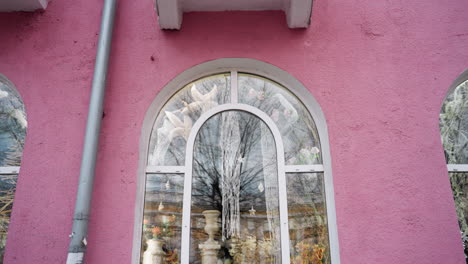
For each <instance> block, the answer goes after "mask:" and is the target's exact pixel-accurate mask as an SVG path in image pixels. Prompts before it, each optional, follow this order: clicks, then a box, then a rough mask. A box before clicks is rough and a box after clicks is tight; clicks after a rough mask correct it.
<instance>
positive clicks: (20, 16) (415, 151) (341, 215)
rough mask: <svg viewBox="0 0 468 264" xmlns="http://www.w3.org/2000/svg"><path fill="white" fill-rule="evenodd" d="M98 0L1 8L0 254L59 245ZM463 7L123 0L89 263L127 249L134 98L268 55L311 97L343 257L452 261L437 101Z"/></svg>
mask: <svg viewBox="0 0 468 264" xmlns="http://www.w3.org/2000/svg"><path fill="white" fill-rule="evenodd" d="M101 2H102V1H94V0H82V1H72V0H69V1H64V0H62V1H52V2H51V3H50V5H49V8H48V9H47V11H46V12H45V13H34V14H25V13H16V14H1V15H0V36H1V37H0V38H1V40H0V72H1V73H3V74H5V75H6V76H7V77H8V78H10V79H11V80H12V81H13V82H14V83H15V84H16V86H17V88H18V90H19V91H20V92H21V94H22V96H23V99H24V101H25V103H26V107H27V111H28V121H29V128H28V136H27V139H26V146H25V152H24V159H23V166H22V168H21V175H20V179H19V183H18V189H17V194H16V200H15V205H14V209H13V216H12V224H11V227H10V234H9V240H8V244H7V252H6V259H5V260H6V263H8V264H13V263H18V264H25V263H44V264H45V263H64V261H65V259H66V254H67V247H68V241H69V239H68V234H69V232H70V230H71V218H72V212H73V208H74V200H75V193H76V184H77V182H78V174H79V165H80V157H81V147H82V146H81V145H82V141H83V135H84V127H85V122H86V115H87V104H88V98H89V91H90V84H91V77H92V70H93V62H94V55H95V48H96V40H97V34H98V30H99V21H100V10H101V7H102V6H101V4H102V3H101ZM466 14H468V2H467V1H465V0H447V1H437V0H431V1H428V0H415V1H403V0H395V1H362V0H349V1H341V0H316V1H315V4H314V10H313V19H312V21H313V22H312V27H311V28H309V29H307V30H290V29H288V28H287V27H286V23H285V18H284V15H283V13H281V12H255V13H239V12H233V13H193V14H186V15H185V17H184V24H183V29H182V30H181V31H180V32H163V31H160V30H159V29H158V27H157V24H156V17H155V13H154V12H153V5H152V1H120V6H119V9H118V13H117V18H116V30H115V35H114V45H113V51H112V59H111V66H110V76H109V83H108V89H107V95H106V103H105V113H106V115H105V118H104V121H103V127H102V135H101V142H100V150H99V162H98V167H97V177H96V182H95V191H94V201H93V207H92V212H91V213H92V215H91V220H90V230H89V232H90V235H89V239H88V241H89V249H88V254H87V256H86V258H87V263H96V264H102V263H130V259H131V250H132V230H133V219H134V215H133V212H134V201H135V196H136V193H135V192H136V171H137V162H138V148H139V136H140V131H141V126H142V121H143V117H144V114H145V111H146V110H147V108H148V106H149V105H150V103H151V101H152V100H153V98H155V96H156V95H157V94H158V91H159V90H160V89H161V88H162V87H163V86H164V85H165V84H166V83H167V82H168V81H169V80H171V78H173V77H175V76H176V75H177V74H179V73H180V72H182V71H183V70H185V69H187V68H190V67H192V66H194V65H196V64H199V63H201V62H204V61H207V60H212V59H217V58H222V57H247V58H254V59H258V60H262V61H266V62H269V63H271V64H274V65H276V66H279V67H280V68H282V69H284V70H286V71H288V72H289V73H291V74H292V75H293V76H295V77H296V78H298V79H299V80H300V81H301V82H302V83H303V84H304V85H305V86H306V87H308V88H309V89H310V91H311V93H312V94H313V95H314V96H315V98H316V99H317V100H318V102H319V103H320V104H321V107H322V109H323V111H324V113H325V116H326V117H327V120H328V129H329V133H330V144H331V152H332V162H333V177H334V182H335V191H336V196H335V198H336V208H337V218H338V231H339V240H340V247H341V252H340V253H341V260H342V263H344V264H348V263H351V264H361V263H379V264H390V263H391V264H393V263H399V264H414V263H418V264H420V263H421V264H423V263H427V264H434V263H441V264H452V263H459V264H461V263H464V260H463V253H462V247H461V242H460V238H459V232H458V230H457V221H456V216H455V211H454V204H453V200H452V198H451V192H450V188H449V181H448V176H447V172H446V168H445V165H444V158H443V153H442V147H441V143H440V139H439V131H438V112H439V109H440V105H441V102H442V100H443V97H444V95H445V93H446V91H447V89H448V87H449V85H450V84H451V82H452V81H453V80H454V79H455V78H456V77H457V75H458V74H459V73H461V72H462V71H463V70H464V69H466V68H468V49H467V47H468V18H467V15H466ZM151 57H152V58H154V60H152V59H151Z"/></svg>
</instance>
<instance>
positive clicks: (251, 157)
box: [192, 113, 276, 211]
mask: <svg viewBox="0 0 468 264" xmlns="http://www.w3.org/2000/svg"><path fill="white" fill-rule="evenodd" d="M239 116H240V118H239V127H240V141H239V142H240V146H239V148H238V149H237V152H236V155H235V158H234V163H235V164H236V166H238V167H239V168H240V186H239V191H240V196H239V203H240V208H241V211H247V210H249V209H250V208H251V206H252V205H255V206H262V205H261V204H263V209H265V208H264V206H265V205H264V202H263V203H262V202H259V199H260V200H263V201H264V199H265V197H264V193H262V192H261V191H260V190H258V186H259V185H260V184H262V185H263V181H264V179H263V171H264V165H263V162H264V161H263V159H262V156H261V149H260V148H261V147H260V139H261V136H262V135H261V133H260V132H261V130H260V125H261V120H260V119H258V118H257V117H255V116H253V115H250V114H246V113H239ZM221 119H222V116H221V115H217V116H214V117H212V118H211V119H210V120H209V121H207V122H206V123H205V124H204V126H203V127H202V129H201V130H200V132H199V134H198V136H197V139H196V142H195V149H194V182H193V193H192V194H193V201H194V205H195V206H196V207H198V208H200V209H217V210H220V211H222V209H223V208H222V207H223V205H222V182H221V179H222V177H223V175H222V169H221V166H222V159H223V158H222V157H223V150H222V147H221V146H220V144H219V139H220V136H221V135H220V134H221V128H220V125H221V124H222V122H221ZM269 163H270V164H269V165H268V166H276V160H271V161H269ZM231 173H232V172H231ZM232 176H233V175H224V177H232Z"/></svg>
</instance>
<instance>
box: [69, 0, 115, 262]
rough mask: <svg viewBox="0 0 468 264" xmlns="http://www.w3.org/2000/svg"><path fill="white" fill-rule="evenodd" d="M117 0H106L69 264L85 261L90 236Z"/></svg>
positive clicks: (71, 236)
mask: <svg viewBox="0 0 468 264" xmlns="http://www.w3.org/2000/svg"><path fill="white" fill-rule="evenodd" d="M116 2H117V0H105V1H104V7H103V10H102V20H101V32H100V35H99V42H98V47H97V54H96V64H95V66H94V76H93V85H92V90H91V97H90V102H89V113H88V121H87V124H86V134H85V138H84V146H83V156H82V159H81V169H80V181H79V183H78V192H77V195H76V204H75V212H74V215H73V228H72V233H71V235H70V238H71V240H70V247H69V248H68V256H67V264H81V263H84V261H83V259H84V254H85V251H86V245H87V241H86V237H87V234H88V221H89V211H90V207H91V195H92V192H93V182H94V174H95V167H96V156H97V150H98V142H99V131H100V129H101V119H102V108H103V102H104V90H105V86H106V76H107V68H108V63H109V53H110V49H111V41H112V29H113V27H114V17H115V9H116Z"/></svg>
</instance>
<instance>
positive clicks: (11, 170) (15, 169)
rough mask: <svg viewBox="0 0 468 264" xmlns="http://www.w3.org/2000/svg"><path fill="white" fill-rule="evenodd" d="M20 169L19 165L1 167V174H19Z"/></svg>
mask: <svg viewBox="0 0 468 264" xmlns="http://www.w3.org/2000/svg"><path fill="white" fill-rule="evenodd" d="M19 171H20V167H19V166H8V167H0V175H7V174H18V173H19Z"/></svg>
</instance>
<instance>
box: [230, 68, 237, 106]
mask: <svg viewBox="0 0 468 264" xmlns="http://www.w3.org/2000/svg"><path fill="white" fill-rule="evenodd" d="M237 96H238V93H237V71H231V103H232V104H237V101H238V100H237Z"/></svg>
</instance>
